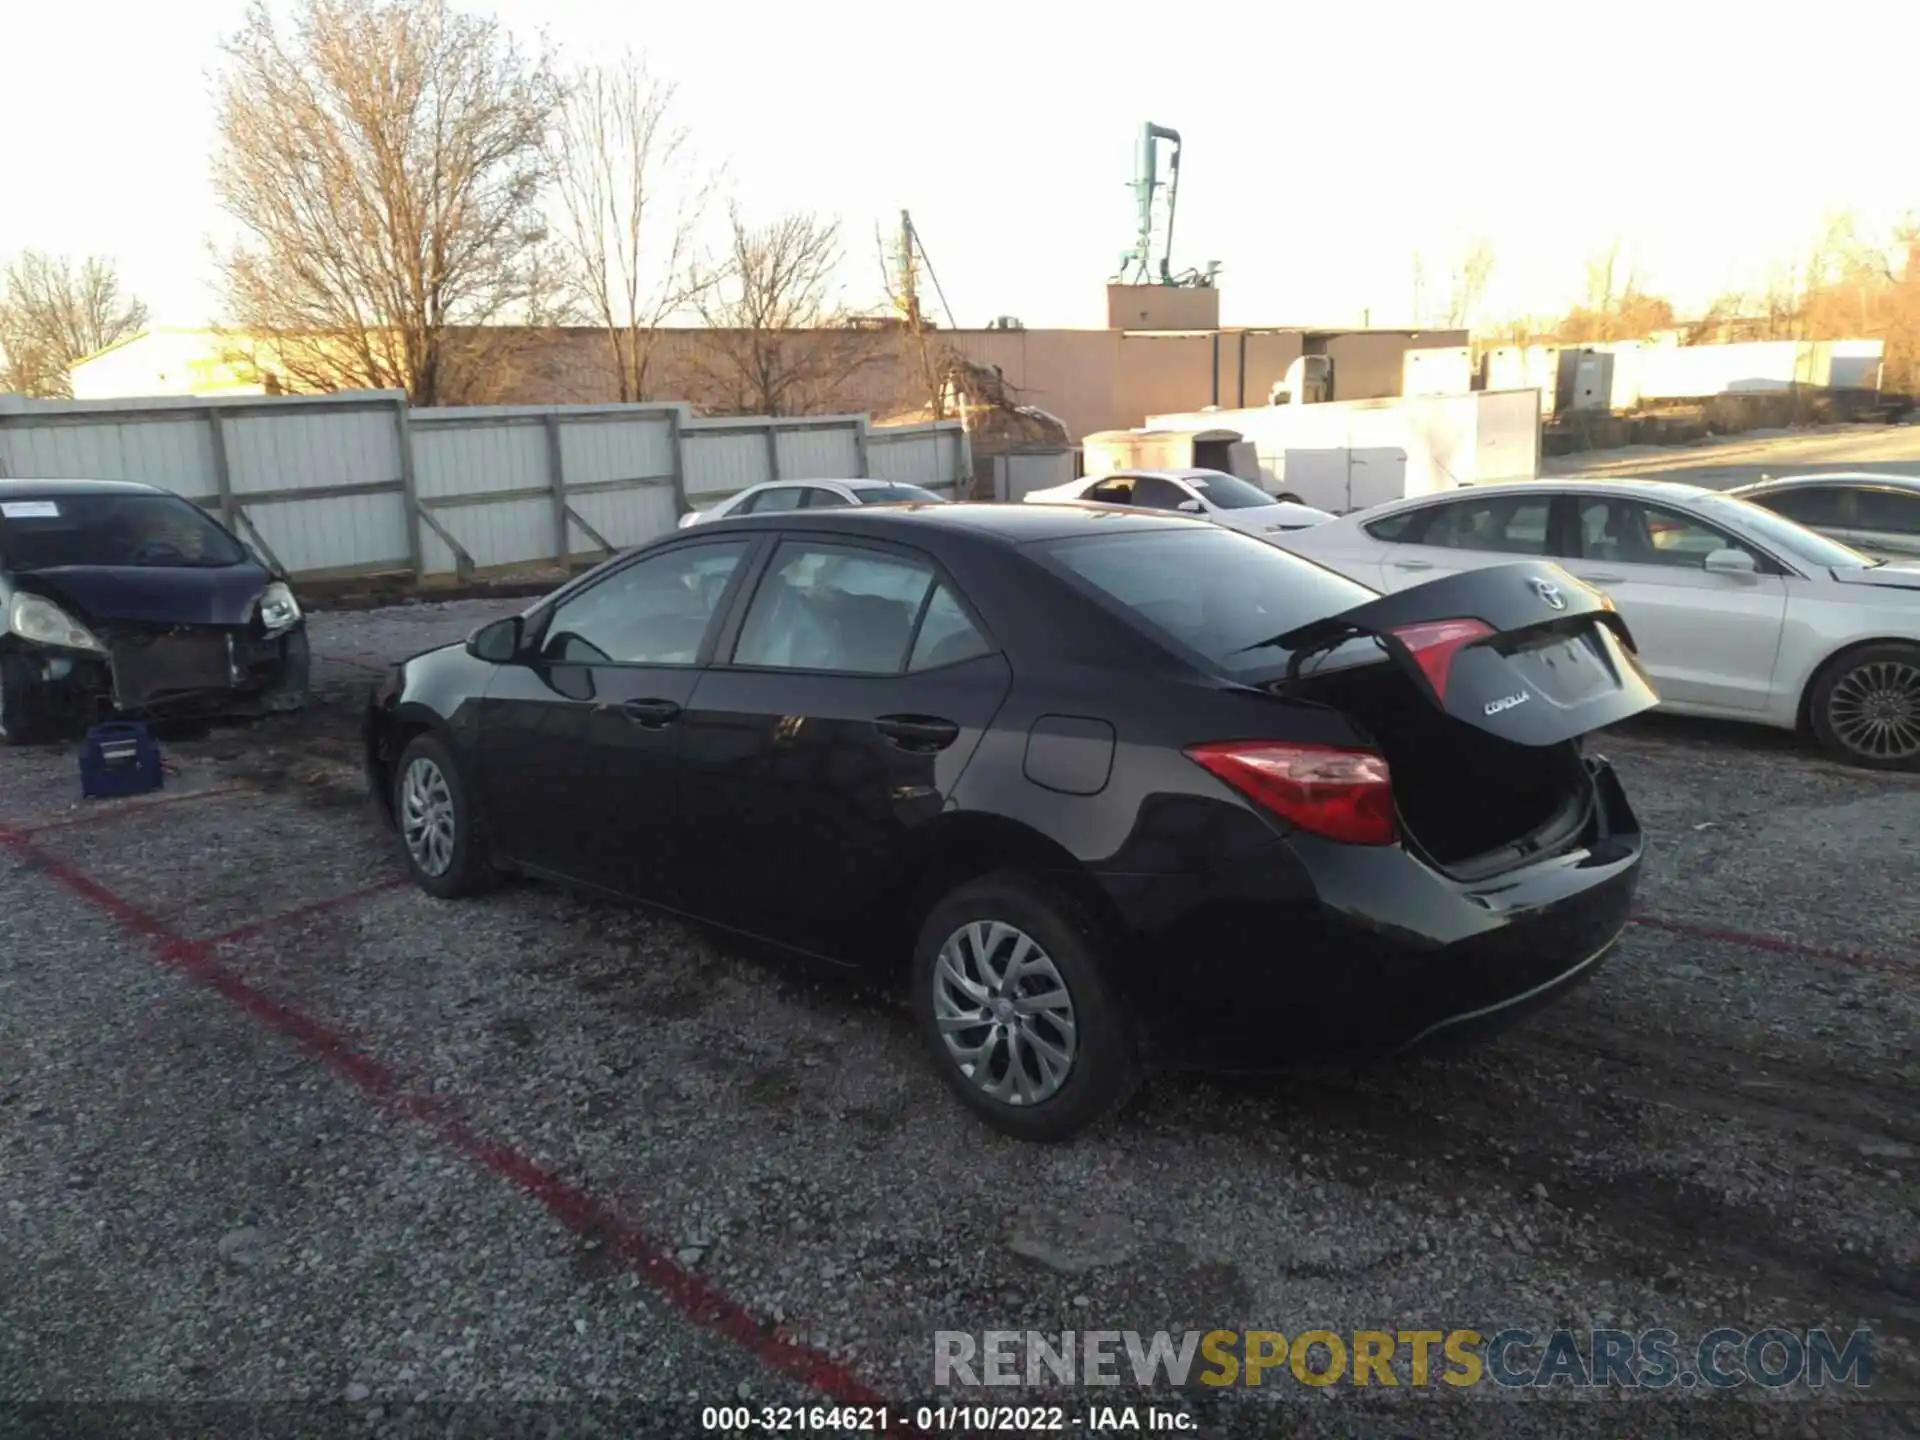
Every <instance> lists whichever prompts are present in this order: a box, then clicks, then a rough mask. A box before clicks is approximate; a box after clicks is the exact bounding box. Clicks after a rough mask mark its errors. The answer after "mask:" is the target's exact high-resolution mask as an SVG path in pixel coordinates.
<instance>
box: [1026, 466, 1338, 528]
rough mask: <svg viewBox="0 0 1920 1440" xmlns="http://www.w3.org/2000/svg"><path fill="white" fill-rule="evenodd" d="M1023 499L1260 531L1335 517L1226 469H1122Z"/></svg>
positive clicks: (1292, 526) (1300, 525)
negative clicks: (1166, 514) (1119, 508)
mask: <svg viewBox="0 0 1920 1440" xmlns="http://www.w3.org/2000/svg"><path fill="white" fill-rule="evenodd" d="M1024 498H1025V499H1026V500H1027V502H1028V503H1029V504H1034V505H1061V504H1066V503H1068V502H1071V501H1087V502H1090V503H1092V504H1095V505H1126V506H1130V507H1132V508H1133V509H1136V510H1174V511H1179V512H1180V513H1182V514H1186V515H1204V516H1205V517H1206V518H1207V519H1209V520H1211V521H1213V523H1214V524H1216V525H1224V526H1226V527H1227V528H1228V529H1229V530H1239V531H1242V532H1243V533H1245V534H1248V535H1260V536H1267V535H1277V534H1280V533H1281V532H1283V531H1287V530H1301V529H1305V528H1306V527H1307V526H1309V525H1320V524H1324V523H1325V522H1326V521H1328V520H1331V519H1332V518H1333V516H1332V515H1331V514H1329V513H1328V512H1327V511H1325V510H1316V509H1314V508H1313V507H1312V506H1311V505H1299V504H1296V503H1294V502H1293V501H1291V500H1276V499H1274V498H1273V496H1271V495H1269V494H1267V492H1266V491H1264V490H1262V489H1261V488H1260V487H1259V486H1258V485H1250V484H1248V483H1247V482H1246V481H1245V480H1242V479H1240V478H1239V477H1238V476H1235V475H1229V474H1227V473H1226V472H1225V471H1223V470H1121V471H1118V472H1116V473H1115V474H1112V475H1097V476H1094V477H1093V478H1092V479H1087V480H1075V481H1074V482H1073V483H1072V484H1070V485H1055V486H1052V487H1050V488H1048V489H1046V490H1030V491H1028V492H1027V494H1026V496H1025V497H1024Z"/></svg>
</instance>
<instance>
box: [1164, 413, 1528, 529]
mask: <svg viewBox="0 0 1920 1440" xmlns="http://www.w3.org/2000/svg"><path fill="white" fill-rule="evenodd" d="M1202 427H1207V428H1213V429H1220V430H1232V431H1237V432H1238V433H1239V434H1240V435H1242V436H1244V437H1245V439H1246V440H1247V441H1249V442H1251V444H1252V447H1253V451H1254V457H1255V462H1256V463H1255V467H1254V468H1256V469H1257V471H1258V473H1257V474H1246V473H1244V471H1241V470H1238V469H1236V473H1240V474H1242V478H1244V479H1249V480H1253V481H1254V482H1255V483H1256V484H1258V485H1260V486H1261V487H1262V488H1263V489H1265V490H1267V491H1268V492H1269V493H1270V494H1273V495H1277V496H1280V497H1281V498H1283V499H1293V500H1298V501H1300V502H1301V503H1302V504H1306V505H1312V506H1315V507H1317V508H1319V509H1321V510H1331V511H1333V512H1334V513H1335V514H1341V515H1344V514H1346V513H1348V512H1350V511H1353V510H1364V509H1366V508H1368V507H1369V506H1373V505H1379V504H1383V503H1385V502H1386V501H1388V500H1398V499H1402V498H1404V497H1406V496H1411V495H1428V494H1432V493H1433V492H1435V491H1438V490H1450V489H1453V488H1454V487H1455V486H1459V485H1472V484H1477V483H1484V482H1488V481H1495V480H1533V479H1537V478H1539V474H1540V392H1539V391H1538V390H1532V389H1524V390H1499V391H1496V390H1481V391H1475V392H1472V393H1470V394H1465V395H1416V396H1407V397H1404V398H1387V399H1378V400H1334V401H1328V402H1327V403H1325V404H1320V405H1267V406H1261V407H1259V408H1258V409H1249V410H1207V411H1200V412H1197V413H1193V414H1186V415H1151V416H1148V417H1147V424H1146V427H1145V428H1146V429H1148V430H1199V429H1201V428H1202Z"/></svg>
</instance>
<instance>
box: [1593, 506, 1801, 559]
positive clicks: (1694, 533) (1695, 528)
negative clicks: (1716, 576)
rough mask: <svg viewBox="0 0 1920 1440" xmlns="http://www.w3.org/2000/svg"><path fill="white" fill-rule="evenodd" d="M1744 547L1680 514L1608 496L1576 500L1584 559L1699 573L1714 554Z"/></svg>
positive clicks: (1660, 507)
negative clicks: (1718, 551)
mask: <svg viewBox="0 0 1920 1440" xmlns="http://www.w3.org/2000/svg"><path fill="white" fill-rule="evenodd" d="M1746 549H1747V547H1746V546H1744V545H1742V544H1741V543H1740V542H1739V541H1737V540H1735V539H1734V538H1733V537H1732V536H1731V535H1729V534H1727V533H1726V531H1724V530H1721V529H1718V528H1717V527H1715V526H1712V525H1709V524H1707V523H1706V522H1705V521H1703V520H1696V519H1695V518H1693V517H1692V516H1690V515H1684V514H1682V513H1681V512H1680V511H1678V510H1668V509H1666V508H1664V507H1663V506H1659V505H1646V504H1643V503H1641V502H1640V501H1638V500H1627V499H1614V498H1612V497H1607V498H1604V499H1602V498H1594V499H1587V500H1582V501H1581V502H1580V554H1581V555H1582V556H1583V557H1584V558H1585V559H1588V560H1605V561H1612V562H1614V563H1616V564H1621V565H1665V566H1668V567H1670V568H1673V569H1686V570H1700V569H1703V568H1705V566H1706V563H1707V556H1709V555H1711V554H1713V552H1714V551H1716V550H1746ZM1748 553H1749V554H1752V552H1751V551H1748ZM1753 558H1754V560H1755V562H1756V563H1762V564H1764V561H1763V560H1762V559H1761V557H1760V556H1759V555H1754V557H1753Z"/></svg>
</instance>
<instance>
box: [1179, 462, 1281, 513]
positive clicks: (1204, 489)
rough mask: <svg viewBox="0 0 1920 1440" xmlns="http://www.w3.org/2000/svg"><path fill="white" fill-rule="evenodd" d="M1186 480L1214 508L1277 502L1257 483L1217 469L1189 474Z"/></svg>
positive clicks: (1244, 508)
mask: <svg viewBox="0 0 1920 1440" xmlns="http://www.w3.org/2000/svg"><path fill="white" fill-rule="evenodd" d="M1186 480H1187V484H1189V485H1191V486H1192V487H1193V488H1194V489H1195V490H1197V491H1199V492H1200V494H1201V495H1202V496H1204V497H1205V498H1206V502H1207V503H1208V504H1209V505H1211V506H1213V508H1214V509H1216V510H1254V509H1258V508H1259V507H1260V506H1262V505H1276V504H1278V503H1279V502H1278V501H1276V500H1275V499H1274V498H1273V496H1271V495H1269V494H1267V492H1266V491H1264V490H1262V489H1261V488H1260V487H1259V486H1258V485H1249V484H1248V483H1247V482H1246V481H1244V480H1242V479H1240V478H1239V477H1237V476H1234V475H1227V474H1224V473H1222V472H1221V471H1218V470H1215V471H1210V472H1207V473H1205V474H1200V475H1189V476H1187V477H1186Z"/></svg>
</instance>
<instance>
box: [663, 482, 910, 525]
mask: <svg viewBox="0 0 1920 1440" xmlns="http://www.w3.org/2000/svg"><path fill="white" fill-rule="evenodd" d="M946 503H948V502H947V497H946V496H944V495H936V494H934V492H933V491H931V490H923V489H921V488H920V487H919V486H918V485H902V484H899V483H897V482H895V481H892V480H769V481H767V482H766V483H765V484H763V485H749V486H748V487H747V488H746V489H745V490H742V491H741V492H740V493H739V494H738V495H734V496H732V497H730V498H729V499H726V500H723V501H721V502H720V503H719V504H718V505H716V506H714V507H713V508H712V509H711V510H694V511H690V512H689V513H687V514H685V515H682V516H681V517H680V528H681V529H682V530H684V529H686V528H687V527H688V526H689V525H698V524H700V523H701V522H702V521H706V520H721V519H726V518H728V517H731V516H734V515H771V514H774V513H775V512H777V511H780V510H827V509H831V508H833V507H835V506H839V505H945V504H946Z"/></svg>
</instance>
